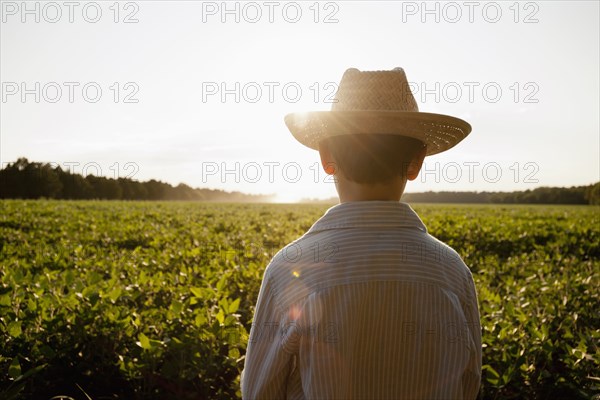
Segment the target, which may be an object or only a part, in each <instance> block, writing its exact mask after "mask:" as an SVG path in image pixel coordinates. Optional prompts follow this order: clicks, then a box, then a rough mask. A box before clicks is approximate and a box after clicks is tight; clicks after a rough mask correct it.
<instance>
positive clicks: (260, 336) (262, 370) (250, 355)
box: [241, 270, 293, 400]
mask: <svg viewBox="0 0 600 400" xmlns="http://www.w3.org/2000/svg"><path fill="white" fill-rule="evenodd" d="M267 271H268V270H267ZM276 298H277V296H276V293H275V291H274V290H273V288H272V286H271V284H270V282H269V277H268V273H266V274H265V277H264V278H263V282H262V285H261V288H260V292H259V295H258V301H257V304H256V308H255V312H254V320H253V323H252V328H251V329H250V337H249V340H248V347H247V349H246V360H245V364H244V371H243V372H242V377H241V389H242V398H243V399H248V400H250V399H251V400H259V399H284V398H285V397H286V386H287V378H288V376H289V373H290V370H291V365H292V359H293V358H292V355H291V354H289V353H288V352H286V351H285V350H284V349H283V346H282V344H283V343H282V340H281V338H282V334H281V332H282V326H281V321H282V317H283V313H282V312H281V310H280V307H279V305H278V304H277V301H276Z"/></svg>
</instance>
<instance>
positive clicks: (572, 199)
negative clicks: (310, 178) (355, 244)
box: [302, 182, 600, 205]
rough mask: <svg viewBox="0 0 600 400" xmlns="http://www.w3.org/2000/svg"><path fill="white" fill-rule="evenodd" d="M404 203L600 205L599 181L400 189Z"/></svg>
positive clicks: (316, 201) (315, 200) (308, 199)
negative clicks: (501, 188)
mask: <svg viewBox="0 0 600 400" xmlns="http://www.w3.org/2000/svg"><path fill="white" fill-rule="evenodd" d="M337 201H338V199H337V198H335V197H332V198H329V199H325V200H320V199H310V198H307V199H303V200H302V202H303V203H337ZM402 201H404V202H406V203H466V204H469V203H473V204H474V203H479V204H481V203H489V204H593V205H600V182H597V183H595V184H593V185H588V186H573V187H569V188H563V187H539V188H537V189H533V190H525V191H519V192H422V193H404V194H403V195H402Z"/></svg>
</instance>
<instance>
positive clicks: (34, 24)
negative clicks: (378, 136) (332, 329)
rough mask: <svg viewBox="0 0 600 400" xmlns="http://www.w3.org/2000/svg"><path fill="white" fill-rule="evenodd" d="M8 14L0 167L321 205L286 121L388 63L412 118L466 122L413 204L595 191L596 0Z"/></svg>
mask: <svg viewBox="0 0 600 400" xmlns="http://www.w3.org/2000/svg"><path fill="white" fill-rule="evenodd" d="M24 4H25V7H24V6H23V5H24ZM1 6H2V21H1V28H0V35H1V38H0V46H1V48H0V58H1V61H0V81H1V82H2V99H1V103H0V107H1V110H0V113H1V115H0V120H1V122H0V133H1V138H0V161H1V162H2V164H3V165H4V164H5V163H7V162H12V161H14V160H16V159H17V158H18V157H21V156H24V157H27V158H28V159H30V160H34V161H46V162H53V163H56V164H59V165H61V166H63V167H64V168H68V167H70V168H71V170H73V171H74V172H78V173H93V174H102V175H105V176H115V175H118V176H132V177H133V178H135V179H139V180H148V179H152V178H154V179H159V180H162V181H166V182H169V183H171V184H178V183H180V182H184V183H187V184H189V185H191V186H194V187H211V188H220V189H225V190H240V191H244V192H249V193H278V194H280V199H281V200H293V199H297V198H300V197H329V196H333V195H335V190H334V187H333V184H332V183H329V182H326V180H325V176H324V174H323V172H322V171H321V170H320V169H319V168H318V167H317V162H318V154H317V153H316V152H315V151H313V150H310V149H308V148H305V147H304V146H302V145H301V144H299V143H297V142H296V141H295V140H294V139H293V137H292V136H291V134H290V133H289V132H288V130H287V128H286V127H285V124H284V123H283V117H284V115H285V114H286V113H288V112H294V111H307V110H328V109H329V108H330V106H331V104H330V103H329V99H330V97H331V95H332V94H333V92H334V91H335V85H337V83H338V82H339V79H340V78H341V75H342V74H343V72H344V70H345V69H346V68H349V67H356V68H358V69H361V70H376V69H392V68H394V67H398V66H399V67H403V68H404V69H405V71H406V73H407V76H408V79H409V81H410V82H411V84H412V86H413V87H414V88H415V97H416V99H417V102H418V103H419V108H420V110H421V111H427V112H439V113H444V114H450V115H454V116H457V117H460V118H464V119H466V120H467V121H468V122H470V123H471V125H472V126H473V132H472V133H471V135H470V136H469V137H467V139H465V140H464V141H463V142H462V143H461V144H459V145H458V146H457V147H455V148H454V149H452V150H451V151H449V152H447V153H444V154H440V155H436V156H432V157H428V158H427V159H426V161H425V166H424V168H425V169H426V171H424V173H423V172H422V174H421V177H420V178H418V180H417V181H415V182H413V183H411V184H409V186H408V188H407V191H410V192H416V191H426V190H470V191H482V190H486V191H498V190H502V191H504V190H525V189H533V188H535V187H539V186H572V185H585V184H590V183H593V182H595V181H598V180H600V164H599V158H600V143H599V136H600V127H599V110H600V104H599V97H600V96H599V93H600V88H599V76H600V65H599V58H600V57H599V48H600V43H599V38H600V32H599V2H597V1H586V2H574V1H546V2H544V1H542V2H538V1H536V2H519V3H517V2H514V1H509V2H485V1H482V2H478V1H475V2H428V3H423V2H421V1H418V2H406V1H404V2H401V1H380V2H377V1H369V2H366V1H365V2H361V1H336V2H313V1H309V2H286V1H272V2H269V1H266V2H261V1H258V2H227V4H224V3H223V2H220V1H218V2H201V1H168V2H167V1H135V2H119V3H115V2H113V1H108V2H103V1H97V2H73V3H68V2H67V3H65V2H62V1H60V2H34V1H30V2H26V3H23V2H21V1H17V2H12V1H2V3H1ZM36 19H37V21H36Z"/></svg>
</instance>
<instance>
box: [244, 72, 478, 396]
mask: <svg viewBox="0 0 600 400" xmlns="http://www.w3.org/2000/svg"><path fill="white" fill-rule="evenodd" d="M336 100H337V102H335V103H334V105H333V107H332V111H331V112H312V113H301V114H300V113H299V114H290V115H288V116H286V118H285V122H286V124H287V126H288V128H289V129H290V131H291V132H292V134H293V135H294V137H295V138H296V139H297V140H298V141H300V142H301V143H302V144H304V145H306V146H308V147H310V148H313V149H316V150H318V151H319V154H320V156H321V163H322V165H323V169H324V170H325V172H326V173H328V174H331V175H334V177H335V181H336V188H337V191H338V194H339V197H340V204H338V205H336V206H334V207H332V208H330V209H329V210H328V211H327V212H326V213H325V215H324V216H323V217H321V218H320V219H319V220H318V221H317V222H316V223H315V224H314V225H313V226H312V227H311V228H310V229H309V231H308V232H307V233H306V234H305V235H303V236H302V237H301V238H299V239H298V240H296V241H294V242H293V243H291V244H289V245H288V246H286V247H285V248H284V249H282V250H281V251H280V252H279V253H278V254H277V255H276V256H275V257H274V258H273V260H272V261H271V263H270V264H269V266H268V267H267V269H266V271H265V275H264V278H263V282H262V286H261V289H260V293H259V297H258V302H257V305H256V310H255V314H254V320H253V326H252V330H251V333H250V339H249V343H248V349H247V352H246V361H245V368H244V372H243V374H242V395H243V397H244V398H245V399H249V400H256V399H286V398H287V399H433V398H436V399H437V398H448V399H457V398H466V399H473V398H475V397H477V393H478V390H479V384H480V378H481V329H480V322H479V312H478V306H477V296H476V292H475V286H474V283H473V278H472V276H471V273H470V271H469V269H468V268H467V266H466V265H465V264H464V262H463V261H462V260H461V259H460V257H459V256H458V254H457V253H456V252H455V251H454V250H452V249H451V248H450V247H448V246H447V245H445V244H443V243H442V242H440V241H438V240H437V239H435V238H434V237H432V236H431V235H429V234H428V233H427V230H426V228H425V226H424V225H423V223H422V222H421V220H420V219H419V217H418V216H417V214H416V213H415V212H414V211H413V210H412V209H411V208H410V206H409V205H408V204H405V203H401V202H400V197H401V195H402V193H403V191H404V187H405V184H406V181H407V180H414V179H415V178H416V177H417V175H418V173H419V171H420V169H421V165H422V163H423V159H424V157H425V156H427V155H432V154H436V153H439V152H441V151H445V150H447V149H449V148H451V147H453V146H454V145H456V144H457V143H458V142H460V141H461V140H462V139H463V138H464V137H465V136H466V135H468V134H469V132H470V131H471V127H470V125H469V124H468V123H466V122H465V121H462V120H460V119H458V118H453V117H450V116H445V115H439V114H428V113H421V112H419V111H418V107H417V104H416V102H415V100H414V97H413V95H412V93H411V92H410V88H409V85H408V82H407V80H406V75H405V74H404V71H403V70H402V69H401V68H396V69H394V70H392V71H369V72H361V71H358V70H357V69H349V70H347V71H346V72H345V74H344V76H343V77H342V81H341V83H340V86H339V89H338V92H337V94H336Z"/></svg>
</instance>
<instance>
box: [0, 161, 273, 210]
mask: <svg viewBox="0 0 600 400" xmlns="http://www.w3.org/2000/svg"><path fill="white" fill-rule="evenodd" d="M0 198H2V199H39V198H48V199H102V200H191V201H193V200H195V201H230V202H265V201H269V200H270V199H271V198H272V196H268V195H251V194H245V193H241V192H226V191H223V190H213V189H195V188H192V187H190V186H188V185H185V184H183V183H182V184H179V185H177V186H172V185H170V184H168V183H164V182H160V181H156V180H154V179H152V180H150V181H147V182H139V181H135V180H133V179H129V178H118V179H113V178H105V177H102V176H94V175H88V176H85V177H84V176H82V175H80V174H73V173H71V172H70V171H65V170H63V169H62V168H60V166H56V167H52V165H50V164H48V163H39V162H29V161H28V160H27V159H26V158H19V159H18V160H17V161H16V162H14V163H9V164H8V165H7V166H6V167H5V168H3V169H1V170H0Z"/></svg>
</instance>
